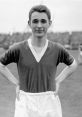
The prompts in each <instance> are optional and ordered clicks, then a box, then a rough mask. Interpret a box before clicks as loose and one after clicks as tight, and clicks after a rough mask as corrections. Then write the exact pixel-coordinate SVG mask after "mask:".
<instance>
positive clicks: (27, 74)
mask: <svg viewBox="0 0 82 117" xmlns="http://www.w3.org/2000/svg"><path fill="white" fill-rule="evenodd" d="M73 60H74V58H73V57H72V56H71V55H70V54H69V52H68V51H67V50H66V49H64V47H63V46H62V45H60V44H58V43H54V42H51V41H48V45H47V48H46V50H45V52H44V54H43V56H42V57H41V59H40V60H39V62H37V61H36V59H35V57H34V55H33V53H32V51H31V49H30V46H29V44H28V41H27V40H25V41H23V42H20V43H17V44H14V45H13V46H11V47H10V48H9V50H8V51H6V52H5V53H4V54H3V55H2V56H1V57H0V62H1V63H2V64H3V65H8V64H10V63H12V62H15V63H16V64H17V69H18V75H19V82H20V90H23V91H25V92H32V93H37V92H46V91H55V89H56V86H55V74H56V70H57V66H58V64H59V63H65V64H66V65H71V64H72V62H73Z"/></svg>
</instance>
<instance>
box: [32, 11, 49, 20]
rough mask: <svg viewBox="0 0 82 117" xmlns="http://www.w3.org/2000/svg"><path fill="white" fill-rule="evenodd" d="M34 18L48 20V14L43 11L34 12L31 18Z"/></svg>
mask: <svg viewBox="0 0 82 117" xmlns="http://www.w3.org/2000/svg"><path fill="white" fill-rule="evenodd" d="M33 19H46V20H48V16H47V14H46V13H44V12H42V13H40V12H33V13H32V15H31V20H33Z"/></svg>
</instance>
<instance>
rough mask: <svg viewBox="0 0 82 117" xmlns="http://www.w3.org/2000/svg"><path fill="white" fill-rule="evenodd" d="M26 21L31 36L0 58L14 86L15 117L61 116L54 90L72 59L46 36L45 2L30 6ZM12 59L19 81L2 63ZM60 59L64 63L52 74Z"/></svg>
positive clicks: (72, 66) (70, 70)
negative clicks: (60, 68) (57, 71)
mask: <svg viewBox="0 0 82 117" xmlns="http://www.w3.org/2000/svg"><path fill="white" fill-rule="evenodd" d="M28 24H29V26H30V28H31V29H32V36H31V37H30V38H29V39H28V40H26V41H24V42H20V43H18V44H15V45H13V46H12V47H11V48H10V49H9V50H8V51H7V52H6V53H5V54H4V55H3V56H2V57H1V58H0V62H1V63H0V72H1V73H2V74H3V75H4V76H5V77H7V78H8V79H9V80H10V81H11V82H12V83H14V84H15V85H16V86H17V98H16V104H15V107H16V108H15V117H62V110H61V104H60V100H59V97H58V95H57V93H58V89H59V85H60V83H61V82H62V81H63V80H64V79H65V78H66V77H68V76H69V75H71V74H72V73H73V72H74V71H75V69H76V67H77V64H76V61H75V59H74V58H73V57H72V56H71V55H70V54H69V53H68V51H67V50H65V49H64V47H63V46H62V45H60V44H57V43H53V42H51V41H49V40H48V39H47V31H48V29H49V27H50V25H51V14H50V11H49V9H48V8H47V7H46V6H44V5H38V6H34V7H33V8H32V9H31V10H30V12H29V21H28ZM12 62H15V63H16V64H17V68H18V74H19V81H18V80H17V79H16V78H15V77H14V76H13V75H12V73H11V72H10V71H9V70H8V68H7V67H6V65H8V64H10V63H12ZM60 62H61V63H65V64H66V65H67V67H66V68H65V69H64V70H63V71H62V72H61V73H60V74H59V76H58V77H57V78H55V74H56V70H57V66H58V64H59V63H60ZM19 88H20V89H19Z"/></svg>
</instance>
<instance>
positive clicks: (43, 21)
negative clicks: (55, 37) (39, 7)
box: [29, 12, 51, 37]
mask: <svg viewBox="0 0 82 117" xmlns="http://www.w3.org/2000/svg"><path fill="white" fill-rule="evenodd" d="M50 25H51V21H50V20H49V19H48V16H47V14H46V13H44V12H42V13H40V12H33V13H32V15H31V18H30V21H29V26H30V28H31V29H32V33H33V35H34V36H35V37H44V36H45V35H46V33H47V30H48V28H49V27H50Z"/></svg>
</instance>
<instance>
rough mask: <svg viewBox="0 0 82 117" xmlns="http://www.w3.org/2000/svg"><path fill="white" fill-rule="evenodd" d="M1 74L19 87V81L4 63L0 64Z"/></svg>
mask: <svg viewBox="0 0 82 117" xmlns="http://www.w3.org/2000/svg"><path fill="white" fill-rule="evenodd" d="M0 73H1V74H2V75H3V76H4V77H5V78H7V79H8V80H9V81H11V82H12V83H13V84H15V85H16V86H18V85H19V81H18V80H17V79H16V78H15V77H14V75H13V74H12V73H11V72H10V70H9V69H8V68H7V67H5V66H4V65H3V64H2V63H0Z"/></svg>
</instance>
